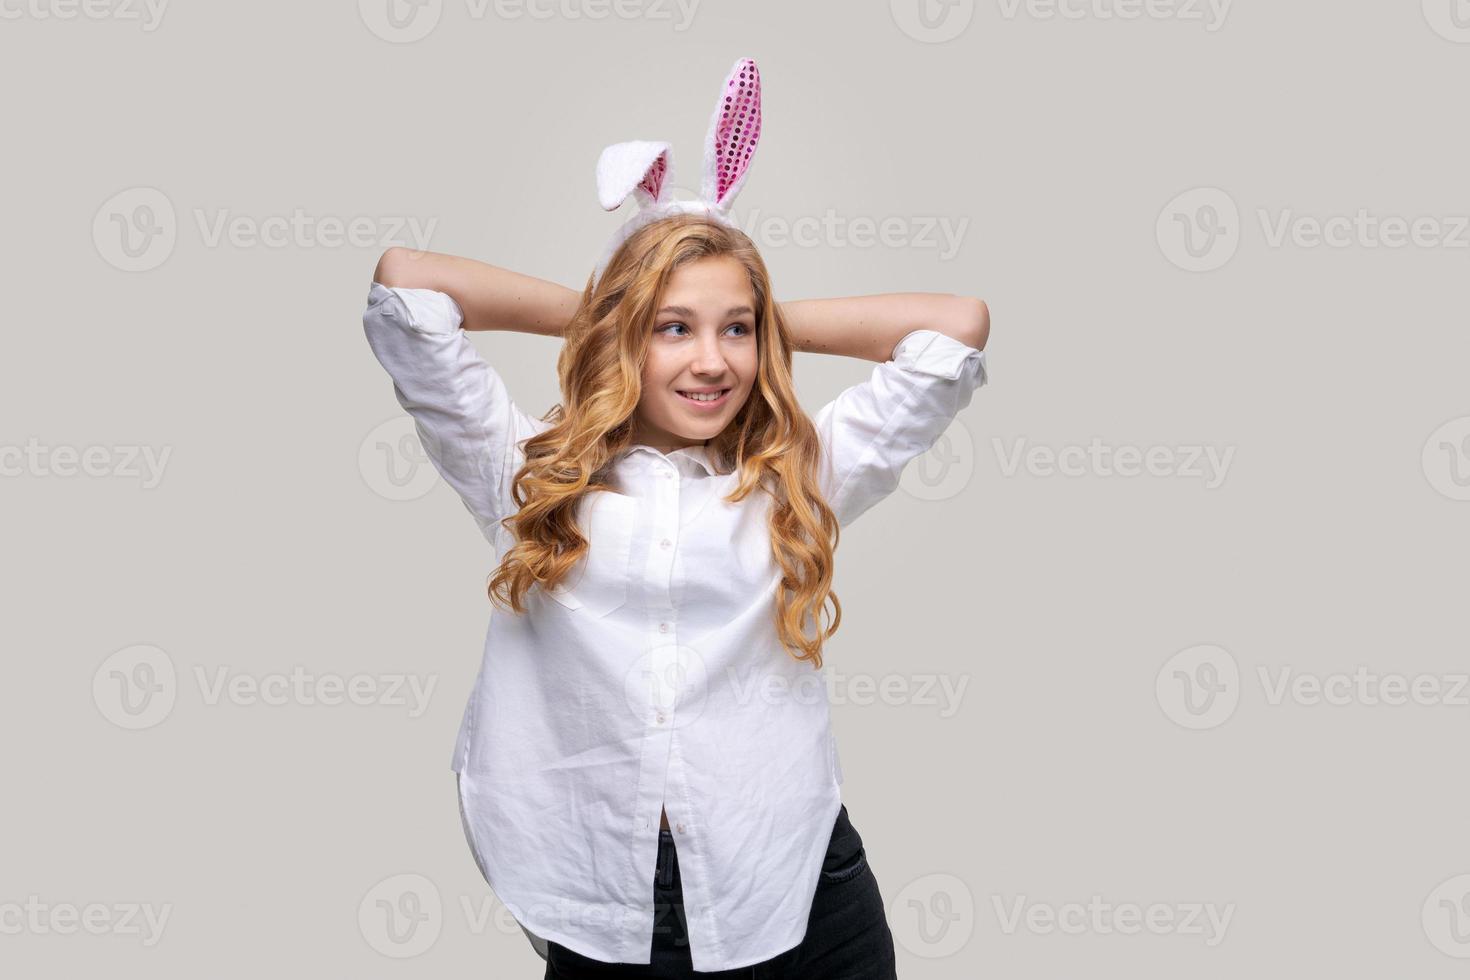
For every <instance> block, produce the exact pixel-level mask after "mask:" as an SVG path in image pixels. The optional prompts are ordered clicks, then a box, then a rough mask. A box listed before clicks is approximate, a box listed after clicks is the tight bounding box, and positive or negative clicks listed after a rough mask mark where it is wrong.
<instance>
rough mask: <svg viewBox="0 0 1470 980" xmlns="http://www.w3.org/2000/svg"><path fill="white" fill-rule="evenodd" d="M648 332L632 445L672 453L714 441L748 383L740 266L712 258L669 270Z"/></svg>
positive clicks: (746, 311) (751, 316)
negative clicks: (650, 447) (664, 288)
mask: <svg viewBox="0 0 1470 980" xmlns="http://www.w3.org/2000/svg"><path fill="white" fill-rule="evenodd" d="M651 329H652V333H653V335H652V336H651V337H650V338H649V344H648V359H647V361H646V362H645V363H644V365H643V396H642V398H640V399H639V401H638V408H637V409H636V410H635V411H634V413H633V421H634V434H633V441H634V443H636V444H642V445H646V446H652V447H653V448H655V449H657V450H659V451H660V452H672V451H673V450H675V449H679V448H681V447H684V446H691V445H698V444H699V443H702V442H704V441H705V440H706V439H710V438H712V437H714V436H716V435H718V434H719V433H720V431H721V430H722V429H724V428H725V426H726V425H728V424H729V423H730V420H731V419H733V418H734V417H735V414H736V413H737V412H739V411H740V407H741V406H742V405H744V404H745V399H746V398H748V397H749V396H750V390H751V388H752V386H753V385H754V383H755V374H756V338H755V294H754V291H753V290H752V289H751V287H750V276H749V275H747V274H746V271H745V266H743V265H741V264H740V262H739V261H737V260H736V259H734V258H732V257H730V256H728V255H719V256H710V257H709V258H703V259H698V260H696V261H694V262H690V263H687V264H685V265H682V266H680V267H679V268H677V269H675V270H674V273H673V275H672V276H670V277H669V282H668V287H667V289H666V290H665V293H664V297H663V302H662V303H660V304H659V309H658V310H657V312H656V313H655V314H654V321H653V326H652V328H651ZM691 394H693V395H696V396H697V397H690V396H691ZM709 399H713V400H709Z"/></svg>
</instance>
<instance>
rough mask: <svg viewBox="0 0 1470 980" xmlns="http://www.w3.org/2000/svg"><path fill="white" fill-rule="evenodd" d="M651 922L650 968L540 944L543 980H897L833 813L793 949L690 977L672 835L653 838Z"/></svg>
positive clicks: (868, 886) (843, 828) (858, 840)
mask: <svg viewBox="0 0 1470 980" xmlns="http://www.w3.org/2000/svg"><path fill="white" fill-rule="evenodd" d="M653 895H654V923H653V957H652V962H650V963H648V964H642V963H637V964H635V963H604V962H602V961H601V960H594V959H591V958H589V957H586V956H583V955H582V954H581V953H577V952H573V951H572V950H570V949H567V948H566V947H565V946H563V945H561V944H560V943H556V942H548V943H547V960H546V974H545V977H544V980H581V978H584V977H645V978H660V980H666V978H674V977H708V978H711V980H735V978H737V977H745V978H756V980H786V978H788V977H789V978H801V980H822V978H823V977H842V978H844V980H849V978H850V980H896V977H897V976H898V974H897V972H896V968H895V963H894V953H893V933H892V932H890V931H889V928H888V920H887V918H886V917H885V915H884V909H883V897H882V896H881V895H880V894H879V893H878V882H877V880H876V879H875V878H874V877H873V870H872V869H871V868H870V867H868V855H867V852H866V851H864V850H863V839H862V837H860V836H859V835H858V832H857V828H855V827H854V826H853V825H852V821H851V820H849V819H848V816H847V806H846V805H844V806H843V807H842V809H840V810H839V811H838V812H837V821H836V823H834V824H833V826H832V839H831V840H830V842H829V843H828V844H827V856H826V858H825V859H824V860H823V861H822V873H821V876H820V877H819V878H818V879H817V892H816V895H815V896H814V897H813V899H812V911H811V915H810V916H809V917H808V919H807V924H806V935H805V936H804V937H803V938H802V940H801V942H800V943H799V944H797V945H796V946H795V947H793V948H792V949H788V950H787V951H786V952H784V953H781V954H780V955H778V956H776V957H775V958H773V959H769V960H766V961H764V962H762V963H757V964H755V965H754V966H746V967H741V968H740V969H738V970H721V971H719V972H716V973H696V972H695V971H694V968H693V966H692V965H691V960H690V957H689V935H688V933H687V932H686V931H685V925H684V898H683V891H682V889H681V887H680V880H679V859H678V855H677V854H676V853H675V851H674V835H673V834H672V833H671V832H669V831H667V830H660V831H659V832H658V866H657V867H656V868H655V869H654V875H653Z"/></svg>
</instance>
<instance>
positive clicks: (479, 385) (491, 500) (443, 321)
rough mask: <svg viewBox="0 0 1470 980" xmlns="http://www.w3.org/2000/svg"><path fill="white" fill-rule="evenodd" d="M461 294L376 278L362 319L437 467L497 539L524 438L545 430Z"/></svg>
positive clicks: (482, 528) (510, 505)
mask: <svg viewBox="0 0 1470 980" xmlns="http://www.w3.org/2000/svg"><path fill="white" fill-rule="evenodd" d="M463 322H464V314H463V312H462V311H461V310H460V308H459V305H458V304H457V303H456V302H455V301H454V299H453V297H451V296H449V295H448V294H447V293H442V292H439V291H437V290H432V289H408V288H402V287H388V286H384V285H383V284H382V283H378V282H374V283H373V284H372V286H371V288H370V289H369V291H368V306H367V310H366V312H364V313H363V317H362V325H363V330H364V332H365V333H366V334H367V340H368V344H369V345H370V346H371V347H372V350H373V354H374V355H375V356H376V357H377V359H378V362H379V363H380V364H382V365H383V368H384V369H385V370H386V371H387V372H388V375H389V376H390V377H391V378H392V380H393V394H394V396H395V397H396V398H397V399H398V404H399V405H401V406H402V407H403V408H404V410H405V411H407V412H408V414H409V415H410V416H411V417H412V419H413V422H414V427H415V429H416V430H417V432H418V436H419V441H420V442H421V443H422V445H423V447H424V452H425V454H426V455H427V456H428V457H429V460H430V461H431V462H432V463H433V465H434V468H435V469H436V470H438V471H439V474H440V475H441V476H442V477H443V478H444V480H445V482H447V483H448V484H449V485H450V486H451V487H452V488H453V489H454V491H455V493H457V494H458V495H459V498H460V500H461V501H462V502H463V503H464V505H465V508H466V509H467V510H468V511H469V512H470V514H471V516H473V517H474V519H475V523H476V524H477V525H478V526H479V528H480V532H481V533H482V534H483V535H484V536H485V538H486V540H488V541H489V542H491V544H494V543H495V541H496V536H497V534H498V533H499V531H500V529H499V522H500V520H501V519H503V518H504V517H506V516H508V515H509V514H510V513H511V512H512V508H513V506H514V504H513V501H512V498H511V494H510V481H511V480H512V479H513V478H514V476H515V472H516V470H517V469H519V468H520V465H521V463H522V462H523V461H524V456H523V455H522V448H521V446H520V443H521V442H522V441H523V440H524V439H526V438H528V437H530V436H531V435H534V434H535V433H537V432H540V431H542V430H544V429H545V427H546V425H547V423H544V422H540V421H538V420H536V419H532V418H531V417H529V416H528V415H526V414H525V413H524V412H522V411H521V410H520V409H519V408H518V407H517V406H516V405H515V403H514V402H513V401H512V400H511V397H510V393H509V391H508V390H507V389H506V387H505V382H504V381H503V380H502V378H501V377H500V375H499V374H498V373H497V372H496V371H495V369H493V368H492V367H490V365H489V364H487V363H486V362H485V359H484V358H483V357H481V356H480V353H479V351H477V350H476V349H475V346H474V345H473V344H472V343H471V342H470V339H469V337H468V336H466V334H465V331H464V330H463V329H462V328H461V324H463Z"/></svg>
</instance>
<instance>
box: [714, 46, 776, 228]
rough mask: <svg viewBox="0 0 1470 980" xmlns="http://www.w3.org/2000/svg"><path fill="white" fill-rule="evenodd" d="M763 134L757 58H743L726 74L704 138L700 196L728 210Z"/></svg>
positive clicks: (743, 183) (741, 184) (743, 182)
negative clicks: (702, 179) (755, 59)
mask: <svg viewBox="0 0 1470 980" xmlns="http://www.w3.org/2000/svg"><path fill="white" fill-rule="evenodd" d="M760 137H761V77H760V72H758V71H757V70H756V67H755V62H754V61H753V60H752V59H750V58H741V59H740V60H739V61H737V62H735V67H734V68H731V69H730V74H729V75H727V76H726V77H725V85H724V87H723V88H721V89H720V100H719V102H718V103H716V105H715V111H714V115H712V116H711V117H710V122H709V133H708V134H707V135H706V136H705V138H704V181H703V185H702V187H701V189H700V195H699V196H700V197H702V198H704V199H705V200H706V201H709V202H710V203H711V204H713V205H714V206H715V207H717V208H719V209H720V210H721V211H728V210H729V208H730V204H731V203H732V202H733V201H734V200H735V195H736V194H739V193H740V188H741V187H743V186H744V185H745V176H746V174H748V173H749V172H750V160H751V157H752V156H754V155H755V147H756V144H757V143H758V142H760Z"/></svg>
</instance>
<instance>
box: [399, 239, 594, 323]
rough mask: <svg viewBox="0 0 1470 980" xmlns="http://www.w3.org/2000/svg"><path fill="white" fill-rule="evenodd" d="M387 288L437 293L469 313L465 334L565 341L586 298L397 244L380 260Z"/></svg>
mask: <svg viewBox="0 0 1470 980" xmlns="http://www.w3.org/2000/svg"><path fill="white" fill-rule="evenodd" d="M373 279H374V280H375V281H376V282H380V283H382V284H383V285H384V286H389V287H401V288H406V289H433V290H437V291H438V292H441V293H444V294H446V295H448V296H450V297H451V298H452V299H453V300H454V301H455V302H456V303H458V304H459V308H460V309H461V310H462V311H463V312H464V323H463V325H462V326H463V328H464V329H465V330H519V331H521V332H523V333H534V334H540V335H542V336H543V337H560V336H561V335H562V332H563V331H564V330H565V328H566V325H567V324H568V323H569V322H571V319H572V314H573V313H575V312H576V309H577V302H578V300H580V299H581V294H579V293H578V292H577V291H576V290H574V289H569V288H567V287H566V286H563V285H560V284H559V283H554V282H550V281H548V280H546V279H537V278H535V277H534V276H527V275H523V274H522V273H519V272H513V271H512V270H510V269H503V268H501V267H499V266H495V265H491V264H490V263H488V262H480V261H477V260H475V259H467V258H463V257H461V256H458V255H446V254H444V253H441V252H424V251H419V250H417V249H411V248H404V247H402V246H399V245H395V246H393V247H392V248H390V249H388V250H387V251H386V252H384V253H383V255H382V257H381V258H379V259H378V267H377V269H376V270H375V271H374V272H373Z"/></svg>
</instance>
